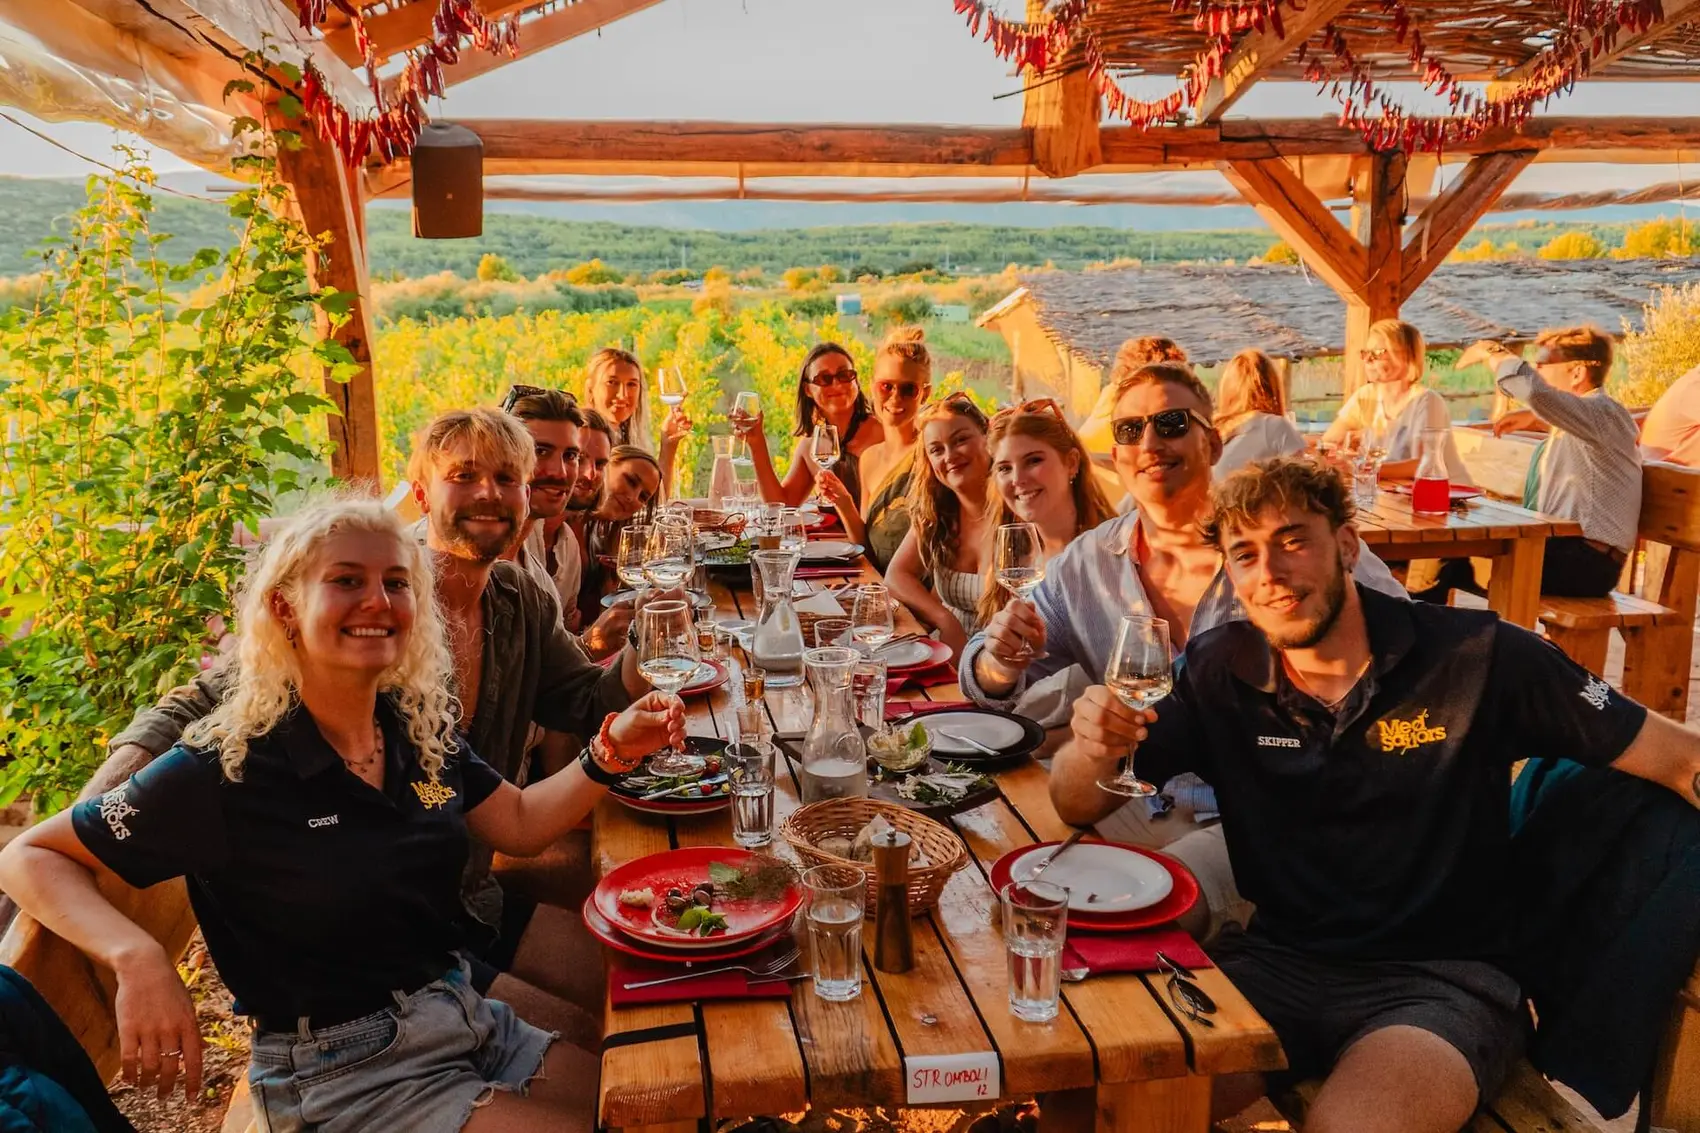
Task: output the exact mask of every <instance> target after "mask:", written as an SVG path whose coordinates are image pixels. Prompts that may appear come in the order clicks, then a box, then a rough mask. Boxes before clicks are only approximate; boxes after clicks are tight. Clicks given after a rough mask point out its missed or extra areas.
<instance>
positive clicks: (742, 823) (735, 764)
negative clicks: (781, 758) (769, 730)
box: [726, 737, 775, 850]
mask: <svg viewBox="0 0 1700 1133" xmlns="http://www.w3.org/2000/svg"><path fill="white" fill-rule="evenodd" d="M774 754H775V752H774V748H773V745H772V744H771V743H768V742H766V741H765V740H758V739H751V738H749V737H745V738H744V739H743V740H742V741H741V742H739V743H735V744H729V745H727V748H726V773H727V777H728V779H729V780H730V781H731V784H732V840H733V841H734V842H736V843H737V844H738V845H740V846H742V847H744V849H746V850H754V849H757V848H759V847H761V846H767V845H770V844H772V842H773V761H774Z"/></svg>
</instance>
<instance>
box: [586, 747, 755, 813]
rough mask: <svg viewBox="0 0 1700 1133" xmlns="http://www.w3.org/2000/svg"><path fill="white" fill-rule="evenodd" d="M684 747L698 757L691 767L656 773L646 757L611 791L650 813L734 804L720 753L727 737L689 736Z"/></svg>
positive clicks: (695, 810)
mask: <svg viewBox="0 0 1700 1133" xmlns="http://www.w3.org/2000/svg"><path fill="white" fill-rule="evenodd" d="M685 750H686V752H688V753H689V754H690V755H692V756H694V757H695V758H694V759H692V760H691V762H690V765H689V768H688V769H687V770H685V771H683V772H680V773H676V774H667V775H662V774H657V773H655V772H654V771H653V770H651V764H650V760H651V759H653V758H654V757H653V756H649V757H645V759H644V762H643V763H641V764H639V765H638V769H637V770H636V771H633V772H632V773H631V774H630V775H627V776H626V777H625V778H624V779H621V780H620V781H619V782H618V783H616V784H614V785H613V786H612V787H610V788H609V789H608V793H609V794H610V795H612V796H613V797H614V798H615V799H617V800H618V801H620V802H622V803H624V804H625V805H626V806H628V807H630V808H632V809H633V810H639V811H643V812H645V813H647V814H666V815H687V814H708V813H710V812H712V811H717V810H723V809H725V808H726V807H728V806H730V805H732V789H731V787H729V786H728V785H727V775H726V769H725V767H724V766H723V764H722V763H721V755H722V753H723V752H724V751H725V750H726V741H724V740H718V739H715V738H714V737H712V736H686V737H685Z"/></svg>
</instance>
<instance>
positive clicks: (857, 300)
mask: <svg viewBox="0 0 1700 1133" xmlns="http://www.w3.org/2000/svg"><path fill="white" fill-rule="evenodd" d="M838 313H839V314H841V315H859V314H861V313H862V296H861V294H860V293H859V292H855V291H851V292H847V293H845V294H843V295H840V296H838Z"/></svg>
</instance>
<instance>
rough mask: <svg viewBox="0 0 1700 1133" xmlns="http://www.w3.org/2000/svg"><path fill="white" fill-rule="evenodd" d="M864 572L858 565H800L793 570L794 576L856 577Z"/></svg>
mask: <svg viewBox="0 0 1700 1133" xmlns="http://www.w3.org/2000/svg"><path fill="white" fill-rule="evenodd" d="M861 573H862V568H861V567H857V566H813V567H798V568H797V569H796V571H794V572H793V574H792V577H793V578H855V577H857V576H858V575H860V574H861Z"/></svg>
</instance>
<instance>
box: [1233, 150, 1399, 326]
mask: <svg viewBox="0 0 1700 1133" xmlns="http://www.w3.org/2000/svg"><path fill="white" fill-rule="evenodd" d="M1221 170H1222V175H1223V176H1224V177H1226V178H1227V179H1228V180H1229V182H1231V183H1232V184H1233V186H1234V188H1236V189H1238V190H1239V192H1240V195H1241V196H1243V197H1244V198H1245V199H1246V200H1247V201H1249V202H1251V204H1252V205H1253V207H1255V208H1256V209H1257V213H1258V215H1259V216H1261V217H1262V218H1263V220H1264V222H1265V223H1266V224H1268V225H1269V227H1271V228H1273V229H1274V230H1275V231H1276V232H1278V233H1279V234H1280V236H1281V238H1282V239H1283V240H1285V241H1286V242H1287V243H1288V244H1290V245H1292V247H1293V250H1294V251H1296V252H1298V254H1299V255H1300V256H1301V257H1303V259H1304V261H1305V263H1307V264H1309V265H1310V267H1311V270H1313V271H1315V272H1316V273H1317V274H1318V275H1320V276H1321V277H1322V278H1323V279H1324V280H1325V281H1326V282H1327V283H1328V286H1330V287H1332V288H1333V289H1334V290H1335V291H1336V292H1338V293H1339V294H1340V295H1341V296H1342V297H1343V298H1346V299H1347V300H1348V301H1350V300H1351V299H1352V297H1353V296H1357V295H1360V294H1361V293H1362V292H1363V289H1364V278H1365V274H1366V267H1367V259H1366V255H1365V252H1364V248H1363V245H1361V244H1359V243H1358V241H1357V240H1356V239H1354V238H1353V236H1352V234H1351V233H1350V232H1348V231H1347V230H1346V229H1345V227H1344V226H1343V225H1341V223H1340V222H1339V221H1338V220H1336V219H1335V218H1334V214H1333V213H1331V212H1329V211H1328V209H1327V207H1326V206H1324V205H1323V203H1322V202H1321V201H1320V200H1318V199H1317V196H1316V194H1315V193H1313V192H1311V191H1310V189H1309V187H1307V186H1306V185H1305V183H1304V181H1303V180H1302V179H1301V178H1300V177H1299V175H1298V174H1297V173H1295V172H1294V171H1293V168H1292V166H1290V165H1288V164H1287V163H1286V162H1285V161H1283V160H1281V159H1280V158H1271V159H1265V160H1260V161H1243V160H1230V161H1225V162H1223V163H1222V166H1221Z"/></svg>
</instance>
